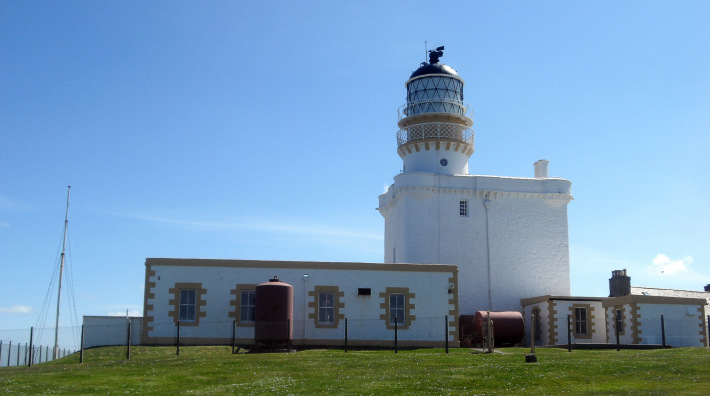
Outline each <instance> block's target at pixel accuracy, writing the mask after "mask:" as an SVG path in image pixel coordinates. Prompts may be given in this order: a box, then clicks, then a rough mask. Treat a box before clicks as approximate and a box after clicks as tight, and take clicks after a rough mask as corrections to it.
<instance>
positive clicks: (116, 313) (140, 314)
mask: <svg viewBox="0 0 710 396" xmlns="http://www.w3.org/2000/svg"><path fill="white" fill-rule="evenodd" d="M107 315H108V316H126V312H125V311H124V312H108V313H107ZM128 316H143V314H142V313H141V312H140V311H139V310H137V309H134V310H132V311H128Z"/></svg>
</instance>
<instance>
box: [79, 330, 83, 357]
mask: <svg viewBox="0 0 710 396" xmlns="http://www.w3.org/2000/svg"><path fill="white" fill-rule="evenodd" d="M79 363H84V325H83V324H82V325H81V350H79Z"/></svg>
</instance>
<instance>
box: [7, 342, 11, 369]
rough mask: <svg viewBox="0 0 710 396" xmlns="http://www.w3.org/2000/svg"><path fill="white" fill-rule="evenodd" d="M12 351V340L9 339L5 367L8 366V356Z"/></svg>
mask: <svg viewBox="0 0 710 396" xmlns="http://www.w3.org/2000/svg"><path fill="white" fill-rule="evenodd" d="M11 352H12V341H10V345H8V346H7V367H10V356H11V355H12V354H11Z"/></svg>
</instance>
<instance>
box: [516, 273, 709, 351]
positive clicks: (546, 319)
mask: <svg viewBox="0 0 710 396" xmlns="http://www.w3.org/2000/svg"><path fill="white" fill-rule="evenodd" d="M609 288H610V297H575V296H541V297H533V298H526V299H521V300H520V305H521V307H522V310H523V318H524V320H525V325H526V335H527V339H529V337H530V335H531V329H532V327H533V321H532V315H533V314H535V316H536V317H537V318H539V319H538V320H537V321H536V322H535V344H536V345H560V344H566V343H567V332H568V327H567V326H568V325H567V321H568V320H569V323H570V324H569V336H570V339H571V342H572V343H574V344H604V343H612V344H614V343H616V337H617V331H618V337H619V343H620V344H623V345H652V344H655V345H662V344H665V345H671V346H676V347H682V346H693V347H703V346H709V345H708V321H707V315H708V304H709V303H710V292H708V291H707V290H706V291H705V292H700V291H689V290H672V289H655V288H647V287H632V286H631V278H630V277H629V276H628V275H627V274H626V270H617V271H612V277H611V279H609ZM706 289H708V287H706ZM664 335H665V337H664ZM664 338H665V339H664Z"/></svg>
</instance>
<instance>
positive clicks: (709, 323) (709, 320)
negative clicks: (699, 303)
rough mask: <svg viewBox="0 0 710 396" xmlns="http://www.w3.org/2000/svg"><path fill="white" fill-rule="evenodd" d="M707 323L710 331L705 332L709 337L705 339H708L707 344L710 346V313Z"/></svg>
mask: <svg viewBox="0 0 710 396" xmlns="http://www.w3.org/2000/svg"><path fill="white" fill-rule="evenodd" d="M707 323H708V332H707V333H705V334H707V337H706V338H705V339H706V340H707V343H708V344H707V345H706V346H707V347H708V348H710V315H708V322H707Z"/></svg>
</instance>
